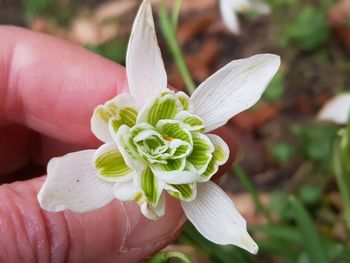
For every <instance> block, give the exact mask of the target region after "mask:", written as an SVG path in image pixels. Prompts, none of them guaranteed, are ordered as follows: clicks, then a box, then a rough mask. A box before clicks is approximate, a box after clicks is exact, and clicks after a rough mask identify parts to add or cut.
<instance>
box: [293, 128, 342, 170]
mask: <svg viewBox="0 0 350 263" xmlns="http://www.w3.org/2000/svg"><path fill="white" fill-rule="evenodd" d="M291 129H292V132H293V133H294V134H295V135H296V136H297V137H298V138H299V140H300V142H301V143H300V145H299V146H298V147H297V153H298V154H299V155H301V156H303V157H304V158H305V159H306V160H309V161H312V162H315V163H316V164H318V165H322V167H330V165H331V162H330V160H331V159H332V158H331V156H332V144H333V141H334V140H335V139H336V137H337V131H338V128H337V127H336V126H334V125H302V124H294V125H292V126H291Z"/></svg>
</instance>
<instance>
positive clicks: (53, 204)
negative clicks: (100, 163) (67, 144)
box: [38, 150, 114, 212]
mask: <svg viewBox="0 0 350 263" xmlns="http://www.w3.org/2000/svg"><path fill="white" fill-rule="evenodd" d="M94 153H95V150H86V151H80V152H75V153H70V154H67V155H65V156H63V157H59V158H54V159H52V160H51V161H50V162H49V164H48V173H47V178H46V181H45V183H44V185H43V186H42V188H41V190H40V192H39V194H38V200H39V203H40V206H41V207H42V208H44V209H46V210H48V211H53V212H57V211H62V210H64V209H70V210H72V211H76V212H86V211H90V210H94V209H97V208H100V207H103V206H105V205H107V204H108V203H109V202H110V201H111V200H112V199H113V185H114V184H113V183H110V182H106V181H103V180H101V179H100V178H99V177H98V176H97V172H96V170H95V168H94V167H93V163H92V159H93V157H94Z"/></svg>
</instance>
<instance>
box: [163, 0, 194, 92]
mask: <svg viewBox="0 0 350 263" xmlns="http://www.w3.org/2000/svg"><path fill="white" fill-rule="evenodd" d="M178 15H179V14H178V13H177V16H178ZM158 16H159V22H160V28H161V30H162V33H163V36H164V39H165V42H166V44H167V46H168V48H169V51H170V53H171V55H172V57H173V59H174V61H175V64H176V66H177V68H178V70H179V72H180V74H181V76H182V78H183V80H184V82H185V85H186V88H187V90H188V92H189V93H190V94H192V93H193V92H194V90H195V87H196V86H195V84H194V82H193V80H192V77H191V74H190V73H189V71H188V68H187V66H186V62H185V59H184V55H183V53H182V50H181V47H180V45H179V43H178V42H177V39H176V28H175V27H174V22H173V23H172V22H171V19H170V18H169V16H168V14H167V10H166V7H165V4H164V2H163V3H162V5H161V6H160V8H159V14H158ZM172 20H173V21H174V20H177V19H175V18H174V15H173V19H172Z"/></svg>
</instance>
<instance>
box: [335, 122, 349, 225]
mask: <svg viewBox="0 0 350 263" xmlns="http://www.w3.org/2000/svg"><path fill="white" fill-rule="evenodd" d="M339 133H340V139H338V140H337V141H336V143H335V145H334V151H333V169H334V174H335V178H336V180H337V184H338V188H339V192H340V195H341V198H342V201H343V206H344V218H345V223H346V226H347V229H348V232H350V123H348V125H347V127H346V128H343V129H341V130H340V132H339Z"/></svg>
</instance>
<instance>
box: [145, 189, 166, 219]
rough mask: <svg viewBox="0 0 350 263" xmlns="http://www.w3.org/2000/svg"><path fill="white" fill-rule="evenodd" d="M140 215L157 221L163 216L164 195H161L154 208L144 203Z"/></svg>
mask: <svg viewBox="0 0 350 263" xmlns="http://www.w3.org/2000/svg"><path fill="white" fill-rule="evenodd" d="M141 212H142V214H143V215H144V216H145V217H147V218H148V219H151V220H158V219H159V218H161V217H162V216H163V215H164V214H165V195H164V193H162V194H161V196H160V198H159V201H158V204H157V205H156V206H152V205H150V204H148V203H147V202H144V203H143V204H142V205H141Z"/></svg>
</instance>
